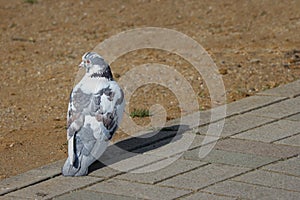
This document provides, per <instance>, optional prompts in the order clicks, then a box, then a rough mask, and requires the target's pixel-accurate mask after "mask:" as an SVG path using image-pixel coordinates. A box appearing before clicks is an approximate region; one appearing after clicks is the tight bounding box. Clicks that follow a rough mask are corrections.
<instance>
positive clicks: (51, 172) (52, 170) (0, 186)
mask: <svg viewBox="0 0 300 200" xmlns="http://www.w3.org/2000/svg"><path fill="white" fill-rule="evenodd" d="M63 163H64V160H60V161H57V162H55V163H51V164H49V165H45V166H42V167H39V168H36V169H33V170H30V171H28V172H25V173H23V174H19V175H17V176H13V177H10V178H7V179H4V180H2V181H0V195H1V194H5V193H7V192H10V191H14V190H16V189H19V188H22V187H25V186H27V185H31V184H34V183H37V182H40V181H42V180H45V179H48V178H51V177H53V176H56V175H58V174H60V173H61V167H62V166H63Z"/></svg>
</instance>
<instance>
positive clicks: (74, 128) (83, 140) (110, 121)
mask: <svg viewBox="0 0 300 200" xmlns="http://www.w3.org/2000/svg"><path fill="white" fill-rule="evenodd" d="M79 66H81V67H84V68H85V69H86V73H85V75H84V77H83V78H82V80H81V81H80V82H79V83H78V84H77V85H76V86H75V87H74V88H73V90H72V92H71V95H70V102H69V107H68V113H67V127H68V129H67V138H68V158H67V160H66V162H65V164H64V166H63V168H62V174H63V175H64V176H84V175H87V174H88V168H89V166H90V165H91V164H92V163H93V162H95V161H96V160H97V159H98V158H99V157H100V156H101V155H102V154H103V152H104V151H105V149H106V148H107V146H108V143H109V140H110V139H111V138H112V136H113V134H114V133H115V132H116V130H117V128H118V126H119V124H120V122H121V119H122V116H123V112H124V105H125V101H124V94H123V91H122V89H121V88H120V87H119V85H118V84H117V83H116V82H115V81H114V80H113V76H112V73H111V70H110V67H109V65H108V64H107V63H106V62H105V61H104V59H103V58H102V57H101V56H100V55H98V54H97V53H95V52H88V53H85V54H84V55H83V57H82V62H81V63H80V65H79Z"/></svg>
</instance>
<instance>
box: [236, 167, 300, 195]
mask: <svg viewBox="0 0 300 200" xmlns="http://www.w3.org/2000/svg"><path fill="white" fill-rule="evenodd" d="M233 180H234V181H241V182H245V183H251V184H256V185H264V186H267V187H273V188H281V189H286V190H292V191H297V192H300V178H299V177H295V176H289V175H285V174H280V173H277V172H270V171H264V170H256V171H253V172H249V173H247V174H244V175H241V176H238V177H235V178H233ZM299 194H300V193H299Z"/></svg>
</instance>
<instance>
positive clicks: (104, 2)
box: [0, 0, 300, 179]
mask: <svg viewBox="0 0 300 200" xmlns="http://www.w3.org/2000/svg"><path fill="white" fill-rule="evenodd" d="M299 9H300V1H298V0H294V1H292V0H291V1H284V0H282V1H279V0H275V1H274V0H267V1H260V0H254V1H234V0H228V1H222V2H221V1H211V0H202V1H198V0H190V1H171V0H166V1H162V0H160V1H159V0H157V1H154V0H139V1H126V2H123V1H121V0H120V1H109V0H97V1H96V0H86V1H80V0H37V3H33V4H31V3H28V1H24V0H14V1H5V0H0V17H1V18H0V19H1V22H0V32H1V41H0V42H1V46H0V58H1V65H0V72H1V73H0V78H1V84H0V91H1V92H0V179H3V178H6V177H9V176H12V175H15V174H18V173H21V172H24V171H27V170H29V169H32V168H35V167H38V166H41V165H44V164H47V163H50V162H53V161H55V160H59V159H62V158H65V157H66V156H67V155H66V112H67V104H68V96H69V92H70V90H71V88H72V86H73V84H74V79H75V76H76V73H77V65H78V64H79V62H80V59H81V56H82V54H83V53H85V52H86V51H90V50H92V49H93V48H94V47H95V46H96V45H97V44H98V43H99V42H101V41H103V40H104V39H107V38H109V37H110V36H113V35H115V34H117V33H119V32H121V31H124V30H130V29H133V28H138V27H148V26H155V27H164V28H170V29H174V30H177V31H180V32H182V33H185V34H187V35H189V36H190V37H192V38H193V39H195V40H196V41H198V42H199V43H200V44H201V45H202V46H203V47H204V48H205V49H206V50H207V51H208V52H209V53H210V54H211V56H212V58H213V59H214V61H215V63H216V64H217V66H218V67H219V71H220V73H221V74H222V76H223V81H224V83H225V87H226V92H227V101H228V102H232V101H236V100H238V99H241V98H244V97H247V96H250V95H253V94H255V93H257V92H259V91H262V90H265V89H269V88H273V87H276V86H278V85H281V84H285V83H288V82H291V81H294V80H296V79H299V77H300V58H299V56H300V51H299V50H300V34H299V33H300V13H299ZM147 62H159V63H162V64H166V65H170V66H174V67H175V68H176V69H179V71H180V73H181V74H183V75H184V77H186V79H187V80H189V82H190V83H191V85H192V86H193V89H194V90H195V92H196V94H197V95H198V100H199V105H200V109H208V108H210V97H209V93H208V91H207V89H206V87H205V84H204V83H203V80H202V78H201V76H200V75H199V74H197V73H196V72H195V71H194V70H193V68H192V67H191V66H190V65H189V63H187V62H186V61H184V60H182V59H181V58H180V57H178V56H176V55H171V54H168V53H166V52H162V51H154V50H140V51H135V52H132V53H129V54H127V55H125V56H123V57H122V58H120V59H118V60H117V61H116V62H114V63H113V64H112V70H113V72H114V75H115V76H116V77H118V78H119V77H122V75H123V74H124V73H126V71H128V70H129V69H131V68H133V67H135V66H137V65H139V64H142V63H147ZM118 78H117V79H118ZM170 102H172V103H170ZM156 103H160V104H162V105H164V106H165V108H166V110H167V111H168V117H167V118H168V119H173V118H176V117H178V116H180V108H179V107H178V102H177V101H176V98H175V96H174V95H173V94H172V93H171V92H170V91H169V90H168V89H167V88H163V87H161V86H157V85H147V86H145V87H143V88H140V89H139V90H137V91H136V92H135V94H134V95H133V96H132V98H131V100H130V105H129V107H130V110H133V109H134V108H137V109H139V108H145V109H148V108H149V106H151V105H152V104H156ZM135 119H136V118H135ZM137 122H138V123H140V124H147V123H148V122H149V119H147V118H143V119H137ZM120 137H123V134H121V133H119V134H117V135H116V138H120Z"/></svg>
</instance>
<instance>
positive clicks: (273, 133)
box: [233, 120, 300, 142]
mask: <svg viewBox="0 0 300 200" xmlns="http://www.w3.org/2000/svg"><path fill="white" fill-rule="evenodd" d="M296 133H300V123H299V122H296V121H288V120H280V121H276V122H273V123H271V124H267V125H264V126H261V127H258V128H255V129H252V130H249V131H246V132H243V133H241V134H238V135H235V136H233V138H240V139H249V140H257V141H262V142H273V141H276V140H279V139H282V138H285V137H288V136H291V135H294V134H296Z"/></svg>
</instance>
